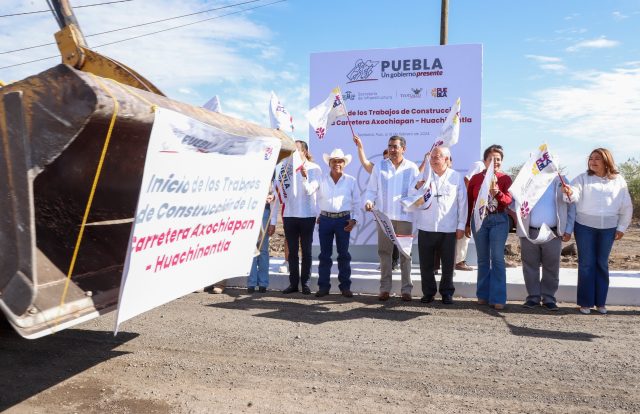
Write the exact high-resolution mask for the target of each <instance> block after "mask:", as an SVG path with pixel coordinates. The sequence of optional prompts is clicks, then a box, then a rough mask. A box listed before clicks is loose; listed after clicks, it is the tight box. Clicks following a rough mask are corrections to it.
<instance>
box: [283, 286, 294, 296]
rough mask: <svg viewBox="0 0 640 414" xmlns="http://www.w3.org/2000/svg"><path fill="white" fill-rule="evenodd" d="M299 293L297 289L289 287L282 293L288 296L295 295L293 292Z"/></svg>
mask: <svg viewBox="0 0 640 414" xmlns="http://www.w3.org/2000/svg"><path fill="white" fill-rule="evenodd" d="M297 291H298V288H297V287H293V286H289V287H288V288H286V289H285V290H283V291H282V293H284V294H285V295H286V294H288V293H293V292H297Z"/></svg>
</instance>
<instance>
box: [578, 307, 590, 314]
mask: <svg viewBox="0 0 640 414" xmlns="http://www.w3.org/2000/svg"><path fill="white" fill-rule="evenodd" d="M580 313H581V314H583V315H588V314H590V313H591V309H589V308H580Z"/></svg>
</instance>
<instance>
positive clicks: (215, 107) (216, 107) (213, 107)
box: [203, 95, 222, 114]
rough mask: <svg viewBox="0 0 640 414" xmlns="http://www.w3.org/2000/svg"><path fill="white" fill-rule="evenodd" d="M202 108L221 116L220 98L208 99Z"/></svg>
mask: <svg viewBox="0 0 640 414" xmlns="http://www.w3.org/2000/svg"><path fill="white" fill-rule="evenodd" d="M203 108H205V109H208V110H210V111H212V112H218V113H219V114H221V113H222V106H220V98H218V95H216V96H214V97H213V98H211V99H209V101H208V102H207V103H206V104H204V105H203Z"/></svg>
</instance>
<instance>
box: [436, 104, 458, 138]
mask: <svg viewBox="0 0 640 414" xmlns="http://www.w3.org/2000/svg"><path fill="white" fill-rule="evenodd" d="M459 137H460V98H458V99H456V103H454V104H453V106H452V107H451V109H450V110H449V115H447V119H446V120H445V121H444V124H442V129H441V130H440V135H438V138H437V139H436V143H435V144H434V148H435V147H439V146H443V147H452V146H454V145H456V144H457V143H458V138H459Z"/></svg>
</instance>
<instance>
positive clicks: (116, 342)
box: [0, 318, 138, 412]
mask: <svg viewBox="0 0 640 414" xmlns="http://www.w3.org/2000/svg"><path fill="white" fill-rule="evenodd" d="M2 319H3V318H0V412H3V411H5V410H7V409H9V408H10V407H12V406H14V405H16V404H19V403H20V402H22V401H24V400H26V399H28V398H30V397H32V396H34V395H36V394H38V393H40V392H42V391H44V390H46V389H48V388H50V387H53V386H54V385H56V384H59V383H61V382H62V381H65V380H66V379H69V378H71V377H73V376H74V375H76V374H78V373H80V372H83V371H85V370H87V369H89V368H91V367H93V366H95V365H97V364H100V363H101V362H104V361H107V360H109V359H111V358H114V357H117V356H120V355H123V354H126V352H123V351H116V350H115V348H117V347H118V346H120V345H122V344H124V343H126V342H128V341H130V340H132V339H134V338H135V337H137V336H138V334H135V333H128V332H121V333H119V334H118V336H117V337H114V336H113V332H111V331H99V332H96V331H85V330H79V329H68V330H64V331H61V332H58V333H56V334H53V335H49V336H46V337H44V338H40V339H34V340H28V339H24V338H22V337H20V336H19V335H18V334H17V333H15V332H14V331H13V330H12V329H11V328H10V327H9V325H8V323H6V321H4V320H2Z"/></svg>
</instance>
